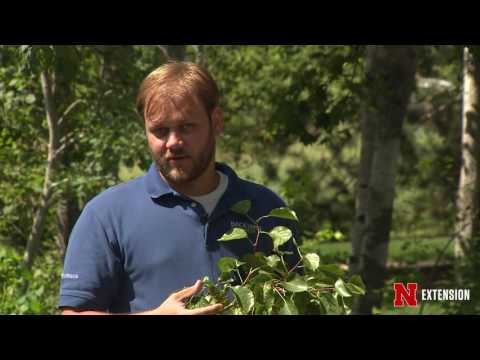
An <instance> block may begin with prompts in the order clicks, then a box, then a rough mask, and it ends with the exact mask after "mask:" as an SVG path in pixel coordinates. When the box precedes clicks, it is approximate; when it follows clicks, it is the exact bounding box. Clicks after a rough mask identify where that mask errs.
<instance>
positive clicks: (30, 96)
mask: <svg viewBox="0 0 480 360" xmlns="http://www.w3.org/2000/svg"><path fill="white" fill-rule="evenodd" d="M35 100H36V98H35V95H33V94H28V95H27V96H25V102H26V103H27V104H33V103H34V102H35Z"/></svg>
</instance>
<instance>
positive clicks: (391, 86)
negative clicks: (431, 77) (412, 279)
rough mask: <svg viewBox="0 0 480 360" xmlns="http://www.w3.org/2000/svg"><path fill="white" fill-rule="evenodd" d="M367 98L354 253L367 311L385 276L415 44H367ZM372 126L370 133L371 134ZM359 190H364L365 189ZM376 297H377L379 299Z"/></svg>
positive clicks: (361, 309) (362, 307)
mask: <svg viewBox="0 0 480 360" xmlns="http://www.w3.org/2000/svg"><path fill="white" fill-rule="evenodd" d="M366 71H367V74H366V77H367V85H366V86H367V87H368V95H367V99H368V100H367V103H366V108H365V110H364V111H365V112H366V113H365V114H364V118H363V119H362V131H364V133H363V134H362V140H364V142H363V143H362V146H364V149H362V160H361V165H362V166H364V168H362V169H360V177H361V182H360V186H359V187H360V189H361V193H360V194H359V198H358V200H359V201H358V203H357V209H358V210H359V211H360V212H359V213H357V214H356V218H355V220H356V222H357V224H356V226H359V227H361V228H360V230H358V231H357V232H356V233H354V235H356V237H352V243H353V250H354V251H359V252H358V253H354V254H353V259H358V262H359V265H358V270H357V269H355V270H357V271H358V272H359V273H360V274H361V276H362V278H363V279H364V281H365V284H366V285H367V294H366V296H365V297H363V298H362V299H359V300H358V302H357V304H356V307H355V309H354V311H355V312H357V313H371V311H372V310H371V309H372V307H373V306H374V305H379V303H380V300H381V290H382V289H383V286H384V281H385V278H386V262H387V256H388V244H389V240H390V230H391V221H392V213H393V202H394V197H395V176H396V165H397V158H398V155H399V151H400V138H401V133H402V125H403V121H404V118H405V115H406V111H407V105H408V102H409V99H410V95H411V93H412V91H413V89H414V85H415V49H414V47H412V46H369V47H368V48H367V67H366ZM368 132H370V133H368ZM372 132H373V134H372ZM363 192H366V194H364V193H363ZM379 297H380V299H379Z"/></svg>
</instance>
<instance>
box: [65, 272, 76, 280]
mask: <svg viewBox="0 0 480 360" xmlns="http://www.w3.org/2000/svg"><path fill="white" fill-rule="evenodd" d="M62 279H78V274H64V273H62Z"/></svg>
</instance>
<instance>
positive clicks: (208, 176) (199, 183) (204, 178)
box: [160, 161, 220, 196]
mask: <svg viewBox="0 0 480 360" xmlns="http://www.w3.org/2000/svg"><path fill="white" fill-rule="evenodd" d="M160 176H161V177H162V178H163V180H164V181H166V182H167V183H168V185H170V187H171V188H172V189H174V190H175V191H177V192H179V193H180V194H183V195H186V196H202V195H206V194H209V193H211V192H212V191H214V190H215V189H216V188H217V187H218V184H219V182H220V176H219V175H218V173H217V171H216V170H215V162H213V161H212V163H211V164H210V165H209V166H208V167H207V169H205V171H204V172H203V174H202V175H200V176H199V177H198V178H196V179H195V180H192V181H189V182H185V183H173V182H170V181H168V180H167V179H165V177H164V176H163V175H162V174H161V173H160Z"/></svg>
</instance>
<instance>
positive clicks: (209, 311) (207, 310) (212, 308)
mask: <svg viewBox="0 0 480 360" xmlns="http://www.w3.org/2000/svg"><path fill="white" fill-rule="evenodd" d="M222 309H223V305H222V304H213V305H209V306H205V307H201V308H198V309H192V310H186V312H185V315H213V314H216V313H218V312H219V311H221V310H222Z"/></svg>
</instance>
